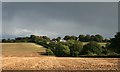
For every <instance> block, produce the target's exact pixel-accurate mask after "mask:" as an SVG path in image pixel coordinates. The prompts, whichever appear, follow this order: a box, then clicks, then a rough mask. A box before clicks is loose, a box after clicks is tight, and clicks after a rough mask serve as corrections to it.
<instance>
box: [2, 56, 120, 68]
mask: <svg viewBox="0 0 120 72" xmlns="http://www.w3.org/2000/svg"><path fill="white" fill-rule="evenodd" d="M118 62H120V59H117V58H114V59H113V58H109V59H107V58H66V57H65V58H64V57H47V56H43V57H5V58H3V70H118Z"/></svg>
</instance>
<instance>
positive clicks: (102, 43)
mask: <svg viewBox="0 0 120 72" xmlns="http://www.w3.org/2000/svg"><path fill="white" fill-rule="evenodd" d="M82 43H83V45H85V44H87V43H89V42H82ZM98 44H100V45H101V46H104V47H105V45H106V44H107V43H105V42H98Z"/></svg>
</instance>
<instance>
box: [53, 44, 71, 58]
mask: <svg viewBox="0 0 120 72" xmlns="http://www.w3.org/2000/svg"><path fill="white" fill-rule="evenodd" d="M55 55H56V56H69V55H70V49H69V47H68V46H66V45H62V44H60V43H59V44H57V47H56V49H55Z"/></svg>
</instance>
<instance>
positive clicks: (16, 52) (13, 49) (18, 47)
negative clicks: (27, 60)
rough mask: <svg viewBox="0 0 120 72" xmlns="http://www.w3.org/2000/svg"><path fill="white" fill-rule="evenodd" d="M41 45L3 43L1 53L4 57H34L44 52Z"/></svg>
mask: <svg viewBox="0 0 120 72" xmlns="http://www.w3.org/2000/svg"><path fill="white" fill-rule="evenodd" d="M45 51H46V49H45V48H44V47H43V46H40V45H37V44H34V43H3V44H2V55H3V56H5V57H15V56H16V57H29V56H30V57H31V56H32V57H35V56H39V53H45Z"/></svg>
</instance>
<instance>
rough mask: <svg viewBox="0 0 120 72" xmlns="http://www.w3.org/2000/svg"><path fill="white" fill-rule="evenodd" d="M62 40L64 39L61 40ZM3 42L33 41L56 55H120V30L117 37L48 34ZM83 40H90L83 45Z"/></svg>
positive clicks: (48, 52)
mask: <svg viewBox="0 0 120 72" xmlns="http://www.w3.org/2000/svg"><path fill="white" fill-rule="evenodd" d="M61 40H62V41H61ZM2 42H11V43H14V42H33V43H37V44H39V45H42V46H44V47H45V48H47V49H46V54H47V55H55V56H65V57H66V56H69V57H79V56H118V55H119V54H120V32H118V33H117V34H116V35H115V38H111V39H110V40H109V39H104V38H103V37H102V35H99V34H97V35H79V36H78V37H77V36H69V35H66V36H65V37H64V38H63V39H62V38H61V37H57V38H53V39H50V38H49V37H47V36H35V35H31V36H30V37H17V38H15V39H2ZM83 42H89V43H87V44H85V45H83ZM98 42H108V43H107V44H106V46H105V47H104V46H101V45H100V44H98Z"/></svg>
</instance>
